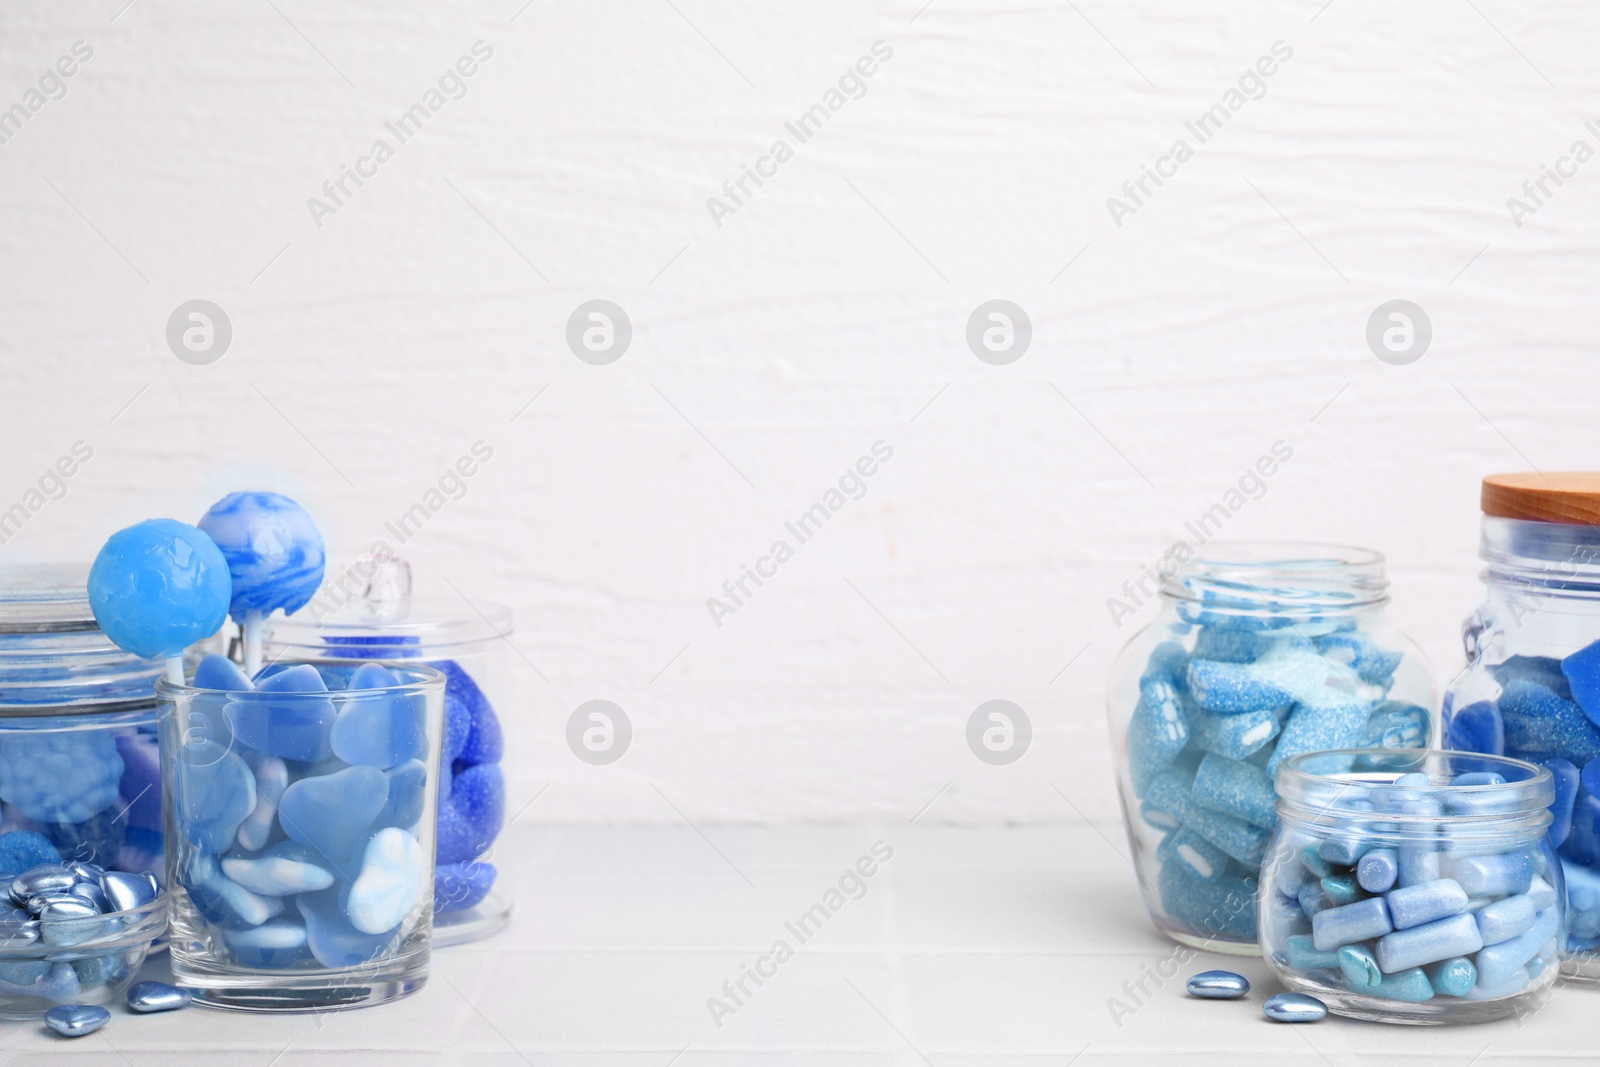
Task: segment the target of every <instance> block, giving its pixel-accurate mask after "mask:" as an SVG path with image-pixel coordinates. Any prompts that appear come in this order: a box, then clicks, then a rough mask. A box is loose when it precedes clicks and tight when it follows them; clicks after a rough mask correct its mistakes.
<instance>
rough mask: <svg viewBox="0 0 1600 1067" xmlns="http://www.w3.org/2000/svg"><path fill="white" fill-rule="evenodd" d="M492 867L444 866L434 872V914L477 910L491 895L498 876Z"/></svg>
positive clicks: (441, 865)
mask: <svg viewBox="0 0 1600 1067" xmlns="http://www.w3.org/2000/svg"><path fill="white" fill-rule="evenodd" d="M496 873H498V872H496V871H495V869H494V865H493V864H491V863H476V862H474V863H443V864H440V865H439V866H438V867H437V868H436V869H435V870H434V872H433V913H434V914H435V915H444V914H446V913H447V912H452V911H465V910H467V909H468V908H475V907H477V906H478V905H479V904H480V903H482V902H483V898H484V897H486V896H488V895H489V890H490V889H491V888H493V886H494V879H495V875H496Z"/></svg>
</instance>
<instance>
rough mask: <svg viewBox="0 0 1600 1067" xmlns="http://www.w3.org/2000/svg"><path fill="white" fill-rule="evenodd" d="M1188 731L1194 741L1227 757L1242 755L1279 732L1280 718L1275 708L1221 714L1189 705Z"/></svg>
mask: <svg viewBox="0 0 1600 1067" xmlns="http://www.w3.org/2000/svg"><path fill="white" fill-rule="evenodd" d="M1188 724H1189V733H1190V735H1191V736H1192V737H1193V739H1194V740H1193V744H1195V745H1196V746H1198V747H1199V748H1202V749H1204V750H1205V751H1207V752H1215V753H1216V754H1217V755H1219V756H1227V757H1228V758H1229V759H1239V760H1242V759H1245V758H1246V757H1248V756H1251V755H1254V754H1255V753H1257V752H1260V751H1262V750H1263V749H1265V748H1266V746H1267V745H1269V744H1271V742H1272V739H1273V738H1275V737H1277V736H1278V731H1279V730H1280V729H1281V728H1282V719H1281V718H1280V716H1279V714H1278V711H1277V709H1273V708H1268V709H1266V710H1263V711H1246V712H1239V713H1237V714H1231V715H1230V714H1223V713H1220V712H1214V711H1203V710H1201V709H1200V708H1197V707H1195V706H1194V705H1192V704H1191V705H1189V714H1188Z"/></svg>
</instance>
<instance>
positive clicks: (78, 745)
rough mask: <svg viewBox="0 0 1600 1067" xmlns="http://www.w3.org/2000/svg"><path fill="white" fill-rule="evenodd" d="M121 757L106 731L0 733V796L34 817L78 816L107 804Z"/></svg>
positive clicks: (44, 819) (67, 818)
mask: <svg viewBox="0 0 1600 1067" xmlns="http://www.w3.org/2000/svg"><path fill="white" fill-rule="evenodd" d="M121 780H122V757H121V756H119V755H117V745H116V742H115V741H114V740H113V739H112V737H111V736H110V735H109V734H107V733H105V732H104V731H76V732H66V731H53V730H52V731H44V730H14V731H8V732H7V733H6V734H5V736H4V738H0V800H4V801H5V802H6V803H7V804H11V805H14V806H15V807H16V808H17V810H19V811H21V812H22V814H23V815H26V816H27V817H28V818H29V819H32V820H34V821H35V822H42V823H52V822H82V821H83V820H85V819H87V818H89V817H90V816H91V815H94V814H95V813H96V812H100V811H104V810H105V809H106V808H109V807H111V805H112V804H114V803H115V802H116V799H117V785H118V783H119V782H120V781H121Z"/></svg>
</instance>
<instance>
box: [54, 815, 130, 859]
mask: <svg viewBox="0 0 1600 1067" xmlns="http://www.w3.org/2000/svg"><path fill="white" fill-rule="evenodd" d="M40 825H41V827H42V828H43V829H44V832H45V836H47V837H49V838H50V843H51V844H53V845H55V846H56V850H57V851H58V852H60V853H61V856H62V858H63V859H74V860H82V861H83V862H85V863H94V864H98V865H99V866H101V867H110V866H113V865H115V863H116V860H117V854H118V853H119V852H121V851H122V840H123V836H124V834H125V833H126V832H127V829H128V824H127V822H126V820H124V819H123V818H122V813H121V812H120V811H118V810H117V809H116V808H115V807H109V808H106V809H105V810H104V811H100V812H97V813H95V814H94V815H91V816H89V818H87V819H83V820H80V821H79V822H52V823H41V824H40Z"/></svg>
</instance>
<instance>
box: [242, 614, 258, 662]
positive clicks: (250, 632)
mask: <svg viewBox="0 0 1600 1067" xmlns="http://www.w3.org/2000/svg"><path fill="white" fill-rule="evenodd" d="M260 670H261V609H259V608H250V609H249V610H248V611H246V612H245V613H244V673H245V674H247V675H249V676H250V677H251V678H254V677H255V676H256V673H257V672H258V671H260Z"/></svg>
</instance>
